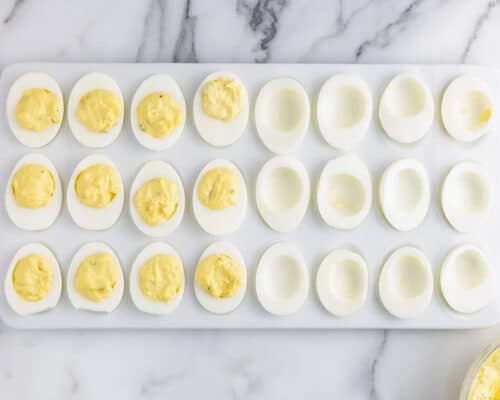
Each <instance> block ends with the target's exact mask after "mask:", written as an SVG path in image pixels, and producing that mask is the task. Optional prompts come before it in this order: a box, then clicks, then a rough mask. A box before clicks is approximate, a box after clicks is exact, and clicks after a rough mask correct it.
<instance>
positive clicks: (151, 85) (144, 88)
mask: <svg viewBox="0 0 500 400" xmlns="http://www.w3.org/2000/svg"><path fill="white" fill-rule="evenodd" d="M153 92H165V93H167V94H169V95H170V96H172V97H173V98H174V99H175V100H176V101H177V103H179V106H180V107H181V108H182V110H183V111H184V116H186V101H185V100H184V95H183V94H182V90H181V88H180V87H179V85H178V84H177V82H176V81H175V80H174V79H173V78H172V77H170V76H169V75H166V74H156V75H152V76H150V77H149V78H147V79H145V80H144V81H143V82H142V83H141V84H140V85H139V87H138V88H137V90H136V91H135V94H134V97H133V98H132V104H131V105H130V124H131V126H132V132H134V135H135V138H136V139H137V141H138V142H139V143H140V144H141V145H143V146H144V147H146V148H147V149H149V150H153V151H162V150H166V149H168V148H169V147H171V146H173V145H174V144H175V143H176V142H177V140H178V139H179V137H180V136H181V134H182V131H183V130H184V125H185V123H186V117H184V120H183V121H182V122H181V123H180V124H179V126H177V128H175V130H174V131H173V132H171V133H170V134H169V135H167V136H165V137H164V138H155V137H153V136H151V135H148V134H147V133H145V132H143V131H142V130H141V129H140V128H139V124H138V123H137V106H138V105H139V103H140V102H141V100H142V99H143V98H144V97H146V96H147V95H149V94H150V93H153Z"/></svg>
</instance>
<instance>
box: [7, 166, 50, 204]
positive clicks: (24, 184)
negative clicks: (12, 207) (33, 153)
mask: <svg viewBox="0 0 500 400" xmlns="http://www.w3.org/2000/svg"><path fill="white" fill-rule="evenodd" d="M55 191H56V185H55V180H54V176H53V175H52V172H50V170H49V169H48V168H46V167H44V166H43V165H39V164H25V165H23V166H22V167H21V168H19V169H18V170H17V171H16V173H15V174H14V176H13V177H12V194H13V196H14V200H15V202H16V204H17V205H19V206H21V207H26V208H40V207H45V206H47V205H48V204H49V203H50V201H51V200H52V198H53V197H54V194H55Z"/></svg>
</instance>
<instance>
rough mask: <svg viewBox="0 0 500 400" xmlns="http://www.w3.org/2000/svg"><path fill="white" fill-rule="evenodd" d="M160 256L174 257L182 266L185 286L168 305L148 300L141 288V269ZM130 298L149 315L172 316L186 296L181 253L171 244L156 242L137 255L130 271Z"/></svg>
mask: <svg viewBox="0 0 500 400" xmlns="http://www.w3.org/2000/svg"><path fill="white" fill-rule="evenodd" d="M158 254H167V255H171V256H174V257H175V258H176V259H177V260H178V261H179V262H180V264H181V266H182V274H183V284H182V286H181V288H180V290H179V293H177V295H176V296H175V297H174V298H173V299H172V300H170V301H169V302H168V303H165V302H162V301H152V300H150V299H148V298H147V297H146V296H144V294H143V293H142V290H141V287H140V281H141V279H140V275H139V274H140V270H141V267H142V266H143V265H144V264H145V263H146V262H147V261H148V260H149V259H150V258H152V257H154V256H156V255H158ZM129 286H130V296H131V297H132V301H133V302H134V304H135V306H136V307H137V308H138V309H139V310H141V311H142V312H145V313H148V314H155V315H166V314H170V313H172V312H173V311H175V309H176V308H177V307H178V306H179V304H180V303H181V301H182V297H183V296H184V287H185V279H184V266H183V264H182V259H181V257H180V256H179V253H178V252H177V251H176V250H175V249H174V248H173V247H172V246H170V245H169V244H167V243H163V242H154V243H150V244H149V245H147V246H146V247H144V249H142V250H141V252H140V253H139V254H138V255H137V257H136V258H135V260H134V263H133V264H132V269H131V270H130V281H129Z"/></svg>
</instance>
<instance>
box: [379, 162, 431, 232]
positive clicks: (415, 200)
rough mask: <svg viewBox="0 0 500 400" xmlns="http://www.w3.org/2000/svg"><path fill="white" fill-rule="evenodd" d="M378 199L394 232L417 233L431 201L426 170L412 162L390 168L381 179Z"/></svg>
mask: <svg viewBox="0 0 500 400" xmlns="http://www.w3.org/2000/svg"><path fill="white" fill-rule="evenodd" d="M379 197H380V206H381V208H382V212H383V213H384V216H385V218H386V219H387V221H388V222H389V223H390V224H391V225H392V226H393V227H394V228H395V229H397V230H399V231H409V230H412V229H415V228H416V227H417V226H418V225H420V224H421V223H422V221H423V220H424V218H425V217H426V215H427V212H428V210H429V205H430V201H431V189H430V182H429V177H428V175H427V171H426V170H425V168H424V166H423V165H422V164H421V163H420V162H419V161H417V160H414V159H410V158H405V159H402V160H398V161H395V162H393V163H392V164H390V165H389V166H388V167H387V168H386V169H385V170H384V172H383V174H382V177H381V178H380V186H379Z"/></svg>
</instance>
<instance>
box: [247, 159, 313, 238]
mask: <svg viewBox="0 0 500 400" xmlns="http://www.w3.org/2000/svg"><path fill="white" fill-rule="evenodd" d="M310 192H311V189H310V184H309V178H308V176H307V171H306V169H305V168H304V165H303V164H302V163H301V162H300V161H299V160H297V159H296V158H293V157H290V156H279V157H275V158H272V159H271V160H269V161H268V162H266V163H265V164H264V166H263V167H262V169H261V170H260V172H259V175H258V177H257V184H256V202H257V208H258V210H259V212H260V215H261V216H262V218H263V219H264V221H265V222H266V223H267V224H268V225H269V226H270V227H271V228H272V229H274V230H275V231H278V232H290V231H292V230H293V229H295V228H296V227H297V226H298V225H299V224H300V222H301V221H302V219H303V218H304V214H305V212H306V210H307V206H308V204H309V198H310Z"/></svg>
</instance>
